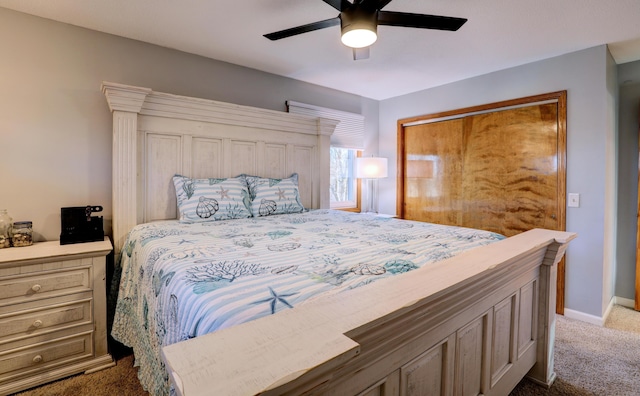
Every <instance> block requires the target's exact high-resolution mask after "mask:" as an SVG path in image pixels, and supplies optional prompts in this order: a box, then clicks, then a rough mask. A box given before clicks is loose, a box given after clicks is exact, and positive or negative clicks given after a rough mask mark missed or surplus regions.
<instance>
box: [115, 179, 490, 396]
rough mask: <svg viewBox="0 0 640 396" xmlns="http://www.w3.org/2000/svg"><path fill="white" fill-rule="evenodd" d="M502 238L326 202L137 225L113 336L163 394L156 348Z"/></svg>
mask: <svg viewBox="0 0 640 396" xmlns="http://www.w3.org/2000/svg"><path fill="white" fill-rule="evenodd" d="M216 190H217V188H216V185H215V184H214V185H213V191H214V192H215V191H216ZM230 196H231V194H230ZM500 239H503V237H502V236H500V235H498V234H494V233H491V232H485V231H480V230H474V229H468V228H457V227H449V226H441V225H435V224H429V223H420V222H413V221H405V220H398V219H389V218H383V217H378V216H374V215H365V214H351V213H346V212H340V211H332V210H311V211H307V212H304V213H299V214H286V215H278V216H264V217H252V218H244V219H238V220H228V221H213V222H199V223H195V224H184V223H180V222H178V221H175V220H174V221H160V222H153V223H148V224H141V225H139V226H136V227H135V228H134V229H133V230H132V231H131V232H130V234H129V236H128V239H127V241H126V242H125V244H124V248H123V251H122V257H121V260H120V266H118V267H116V274H117V273H118V271H121V276H120V279H121V281H120V285H119V295H118V303H117V307H116V314H115V319H114V325H113V331H112V335H113V336H114V337H115V338H116V339H117V340H119V341H121V342H123V343H124V344H126V345H129V346H132V347H133V350H134V352H135V357H136V362H137V364H139V366H140V370H139V377H140V380H141V383H142V384H143V386H145V387H146V388H147V389H148V390H149V391H150V392H151V393H152V394H155V395H159V394H167V393H169V385H168V379H167V374H166V370H164V367H163V365H162V359H161V356H160V351H161V347H162V346H165V345H169V344H173V343H176V342H179V341H181V340H186V339H189V338H193V337H197V336H200V335H203V334H206V333H210V332H213V331H216V330H219V329H223V328H227V327H230V326H234V325H236V324H239V323H243V322H247V321H250V320H254V319H258V318H261V317H264V316H269V315H274V314H277V313H278V312H281V311H285V310H290V309H295V308H296V307H298V306H300V305H302V304H304V303H305V302H307V301H310V300H312V299H315V298H318V297H320V296H325V295H328V294H335V293H348V291H349V290H350V289H354V288H357V287H360V286H363V285H366V284H369V283H371V282H374V281H379V280H382V279H385V278H388V277H390V276H394V275H399V274H403V273H406V272H408V271H412V270H416V269H417V268H419V267H422V266H425V265H428V264H429V263H433V262H436V261H440V260H443V259H446V258H449V257H452V256H454V255H456V254H458V253H460V252H462V251H465V250H468V249H472V248H474V247H477V246H482V245H486V244H489V243H492V242H494V241H498V240H500ZM409 275H410V274H407V276H409ZM116 276H117V275H116ZM345 296H348V294H345ZM345 298H346V297H345ZM371 303H372V304H375V303H376V301H371Z"/></svg>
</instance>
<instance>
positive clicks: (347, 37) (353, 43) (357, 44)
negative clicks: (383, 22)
mask: <svg viewBox="0 0 640 396" xmlns="http://www.w3.org/2000/svg"><path fill="white" fill-rule="evenodd" d="M377 39H378V35H377V34H376V32H374V31H373V30H368V29H353V30H349V31H348V32H345V33H344V34H343V35H342V44H344V45H346V46H347V47H351V48H364V47H368V46H370V45H371V44H373V43H375V42H376V40H377Z"/></svg>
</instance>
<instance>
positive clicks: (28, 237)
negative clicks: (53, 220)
mask: <svg viewBox="0 0 640 396" xmlns="http://www.w3.org/2000/svg"><path fill="white" fill-rule="evenodd" d="M11 233H12V235H11V243H12V244H13V246H14V247H19V246H30V245H32V244H33V224H32V223H31V222H30V221H16V222H15V223H13V228H12V229H11Z"/></svg>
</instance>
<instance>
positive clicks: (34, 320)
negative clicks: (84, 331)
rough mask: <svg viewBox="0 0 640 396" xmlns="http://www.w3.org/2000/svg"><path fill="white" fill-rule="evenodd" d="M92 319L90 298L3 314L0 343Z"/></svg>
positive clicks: (0, 318)
mask: <svg viewBox="0 0 640 396" xmlns="http://www.w3.org/2000/svg"><path fill="white" fill-rule="evenodd" d="M92 320H93V318H92V315H91V299H87V300H84V301H76V302H71V303H67V304H59V305H56V306H50V307H46V306H45V307H42V308H41V309H33V310H29V311H26V312H22V313H16V314H11V315H4V316H2V317H0V344H2V343H4V342H8V341H13V340H16V339H19V338H23V337H30V336H32V335H36V334H42V333H47V332H51V331H55V330H59V329H61V328H65V327H69V326H75V325H80V324H86V323H91V321H92ZM0 350H1V348H0Z"/></svg>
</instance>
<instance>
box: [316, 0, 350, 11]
mask: <svg viewBox="0 0 640 396" xmlns="http://www.w3.org/2000/svg"><path fill="white" fill-rule="evenodd" d="M322 1H324V2H325V3H327V4H329V5H330V6H331V7H333V8H335V9H336V10H338V11H344V10H346V9H347V8H349V7H350V6H351V3H349V2H348V1H347V0H322Z"/></svg>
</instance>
